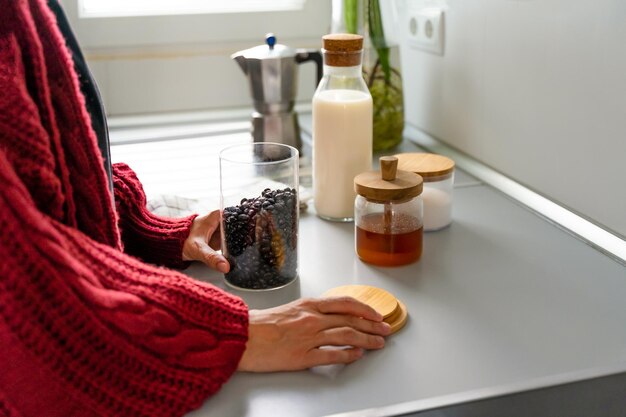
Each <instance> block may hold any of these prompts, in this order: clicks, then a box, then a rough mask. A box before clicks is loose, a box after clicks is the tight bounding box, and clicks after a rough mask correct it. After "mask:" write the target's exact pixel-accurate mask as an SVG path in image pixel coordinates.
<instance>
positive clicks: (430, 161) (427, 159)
mask: <svg viewBox="0 0 626 417" xmlns="http://www.w3.org/2000/svg"><path fill="white" fill-rule="evenodd" d="M395 156H396V157H397V158H398V168H399V169H402V170H405V171H409V172H414V173H416V174H419V175H420V176H421V177H422V178H423V179H424V181H425V182H429V181H433V180H437V181H438V180H441V179H445V178H447V177H449V176H450V175H451V174H452V172H453V171H454V161H453V160H452V159H450V158H447V157H445V156H443V155H437V154H434V153H421V152H414V153H401V154H397V155H395ZM440 177H442V178H440Z"/></svg>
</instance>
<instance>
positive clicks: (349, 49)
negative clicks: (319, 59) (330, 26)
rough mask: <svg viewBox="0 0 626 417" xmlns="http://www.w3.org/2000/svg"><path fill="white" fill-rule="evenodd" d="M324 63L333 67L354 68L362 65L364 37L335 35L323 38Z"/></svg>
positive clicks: (349, 34)
mask: <svg viewBox="0 0 626 417" xmlns="http://www.w3.org/2000/svg"><path fill="white" fill-rule="evenodd" d="M322 45H323V46H322V47H323V48H324V50H323V52H324V63H325V64H326V65H330V66H331V67H354V66H356V65H360V64H361V52H362V50H363V36H361V35H353V34H351V33H333V34H330V35H324V36H322Z"/></svg>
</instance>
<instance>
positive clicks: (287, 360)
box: [238, 297, 391, 372]
mask: <svg viewBox="0 0 626 417" xmlns="http://www.w3.org/2000/svg"><path fill="white" fill-rule="evenodd" d="M382 320H383V317H382V316H381V315H380V314H379V313H377V312H376V311H375V310H374V309H372V308H371V307H369V306H367V305H366V304H363V303H361V302H359V301H357V300H355V299H353V298H350V297H332V298H322V299H299V300H296V301H294V302H291V303H289V304H285V305H282V306H279V307H274V308H270V309H267V310H250V314H249V330H248V342H247V344H246V350H245V352H244V354H243V356H242V358H241V361H240V362H239V368H238V370H240V371H250V372H272V371H295V370H301V369H307V368H311V367H313V366H319V365H330V364H338V363H351V362H354V361H356V360H357V359H359V358H361V357H362V356H363V350H364V349H381V348H383V347H384V346H385V339H384V338H383V336H387V335H389V334H390V331H391V329H390V327H389V325H388V324H387V323H384V322H383V321H382ZM322 346H330V347H331V348H323V349H320V348H321V347H322ZM344 346H349V347H348V348H336V347H344ZM332 347H335V348H332Z"/></svg>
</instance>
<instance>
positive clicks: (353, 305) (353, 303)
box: [317, 297, 383, 321]
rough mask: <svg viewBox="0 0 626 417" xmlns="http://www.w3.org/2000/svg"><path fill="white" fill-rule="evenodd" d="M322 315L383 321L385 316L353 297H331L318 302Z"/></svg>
mask: <svg viewBox="0 0 626 417" xmlns="http://www.w3.org/2000/svg"><path fill="white" fill-rule="evenodd" d="M317 305H318V309H319V311H320V313H324V314H329V313H336V314H350V315H352V316H355V317H363V318H364V319H367V320H372V321H382V320H383V316H382V315H381V314H380V313H378V312H377V311H376V310H374V309H373V308H372V307H370V306H368V305H367V304H363V303H362V302H360V301H357V300H355V299H354V298H352V297H329V298H322V299H319V300H317Z"/></svg>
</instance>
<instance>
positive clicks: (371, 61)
mask: <svg viewBox="0 0 626 417" xmlns="http://www.w3.org/2000/svg"><path fill="white" fill-rule="evenodd" d="M331 31H332V32H333V33H343V32H345V33H356V34H359V35H362V36H363V37H364V50H363V77H364V79H365V83H366V84H367V86H368V88H369V90H370V94H371V95H372V99H373V105H374V106H373V108H374V111H373V115H374V121H373V122H374V132H373V150H374V152H377V151H384V150H387V149H391V148H393V147H394V146H396V145H398V144H399V143H400V142H402V131H403V129H404V95H403V88H402V74H401V73H400V48H399V46H398V45H395V44H391V43H390V42H388V39H386V38H385V35H384V27H383V23H382V16H381V10H380V5H379V1H376V0H333V2H332V19H331Z"/></svg>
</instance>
